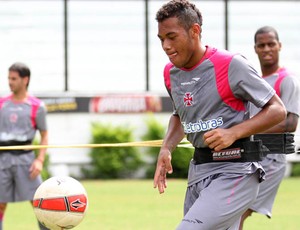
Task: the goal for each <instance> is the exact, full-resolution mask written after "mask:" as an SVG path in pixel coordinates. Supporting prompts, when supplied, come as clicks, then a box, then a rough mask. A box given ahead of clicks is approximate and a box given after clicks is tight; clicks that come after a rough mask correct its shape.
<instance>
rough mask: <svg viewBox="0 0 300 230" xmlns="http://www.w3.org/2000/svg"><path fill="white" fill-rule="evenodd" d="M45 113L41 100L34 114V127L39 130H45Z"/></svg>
mask: <svg viewBox="0 0 300 230" xmlns="http://www.w3.org/2000/svg"><path fill="white" fill-rule="evenodd" d="M46 115H47V109H46V106H45V104H44V103H43V102H41V104H40V106H39V108H38V111H37V114H36V127H37V129H38V130H40V131H46V130H47V121H46Z"/></svg>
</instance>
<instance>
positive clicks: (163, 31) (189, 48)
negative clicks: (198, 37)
mask: <svg viewBox="0 0 300 230" xmlns="http://www.w3.org/2000/svg"><path fill="white" fill-rule="evenodd" d="M191 33H192V28H191V29H190V30H189V31H186V30H185V28H184V27H182V26H181V25H180V24H179V23H178V19H177V18H176V17H172V18H168V19H166V20H164V21H163V22H160V23H158V37H159V39H160V41H161V45H162V48H163V50H164V51H165V53H166V54H167V56H168V57H169V60H170V62H172V63H173V64H174V65H175V66H176V67H178V68H191V67H193V66H194V65H195V64H197V62H198V61H199V60H195V55H194V53H195V48H196V46H195V39H193V38H192V36H191Z"/></svg>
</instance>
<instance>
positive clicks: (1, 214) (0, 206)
mask: <svg viewBox="0 0 300 230" xmlns="http://www.w3.org/2000/svg"><path fill="white" fill-rule="evenodd" d="M6 206H7V204H6V203H0V230H2V222H3V217H4V212H5V209H6Z"/></svg>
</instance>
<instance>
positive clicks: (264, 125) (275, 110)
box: [203, 95, 287, 151]
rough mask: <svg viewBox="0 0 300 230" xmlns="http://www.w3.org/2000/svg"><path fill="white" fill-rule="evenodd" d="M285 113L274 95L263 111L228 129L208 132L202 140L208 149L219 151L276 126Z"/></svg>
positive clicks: (278, 99) (284, 116) (279, 100)
mask: <svg viewBox="0 0 300 230" xmlns="http://www.w3.org/2000/svg"><path fill="white" fill-rule="evenodd" d="M286 113H287V112H286V109H285V107H284V105H283V103H282V101H281V99H280V98H279V97H278V96H277V95H274V96H273V97H272V98H271V99H270V101H269V102H268V103H267V104H266V105H265V106H264V107H263V109H262V110H261V111H260V112H259V113H258V114H256V115H255V116H253V117H252V118H251V119H249V120H246V121H244V122H242V123H240V124H238V125H235V126H233V127H231V128H229V129H214V130H211V131H208V132H206V133H205V134H204V136H203V138H204V141H205V143H206V144H207V145H208V147H210V148H211V149H214V150H215V151H220V150H221V149H224V148H227V147H228V146H230V145H231V144H232V143H233V142H234V141H236V140H238V139H241V138H245V137H249V136H251V135H253V134H255V133H262V132H264V131H265V130H268V129H270V128H271V127H273V126H274V125H277V124H278V123H280V122H282V121H283V120H285V118H286Z"/></svg>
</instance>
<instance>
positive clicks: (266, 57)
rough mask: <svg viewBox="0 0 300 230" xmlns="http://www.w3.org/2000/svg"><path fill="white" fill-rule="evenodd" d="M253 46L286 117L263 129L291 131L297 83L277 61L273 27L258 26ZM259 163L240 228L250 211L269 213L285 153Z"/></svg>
mask: <svg viewBox="0 0 300 230" xmlns="http://www.w3.org/2000/svg"><path fill="white" fill-rule="evenodd" d="M254 50H255V53H256V54H257V56H258V59H259V62H260V67H261V72H262V75H263V79H264V80H266V81H267V82H268V83H269V84H270V85H271V86H272V87H273V88H274V89H275V91H276V92H277V94H278V96H280V98H281V100H282V101H283V103H284V105H285V107H286V110H287V117H286V119H285V120H284V121H282V122H280V123H279V124H277V125H275V126H273V127H272V128H270V129H268V130H266V131H264V133H267V134H268V133H269V134H272V133H277V134H278V133H292V132H295V131H296V128H297V124H298V118H299V112H300V108H299V106H300V102H299V97H300V91H299V83H298V81H297V79H296V77H295V76H293V75H292V74H291V73H290V71H288V70H287V69H286V68H285V67H282V66H280V64H279V52H280V50H281V42H280V41H279V36H278V33H277V31H276V30H275V29H274V28H273V27H270V26H264V27H261V28H259V29H258V30H257V31H256V33H255V35H254ZM258 111H259V109H258V108H256V107H255V106H253V105H252V104H251V106H250V116H252V115H255V114H256V113H257V112H258ZM264 136H265V138H270V139H271V140H272V139H274V137H272V135H264ZM265 138H264V139H265ZM263 143H264V144H265V145H266V146H267V147H273V145H274V144H272V143H270V144H268V141H267V140H266V141H264V140H263ZM277 153H279V152H277ZM261 164H262V166H263V168H264V169H265V171H266V180H265V181H264V182H263V183H261V184H260V186H259V193H258V196H257V198H256V200H255V202H254V203H253V204H252V205H251V207H250V208H249V209H248V210H247V211H246V212H245V214H244V215H243V217H242V221H241V226H240V229H243V224H244V220H245V219H246V218H247V217H248V216H251V214H252V213H253V212H257V213H261V214H263V215H266V216H267V217H269V218H271V216H272V207H273V203H274V200H275V196H276V194H277V191H278V188H279V185H280V183H281V181H282V179H283V177H284V173H285V169H286V156H285V154H276V152H275V153H274V154H268V155H267V156H266V157H265V158H264V159H263V161H262V162H261Z"/></svg>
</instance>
